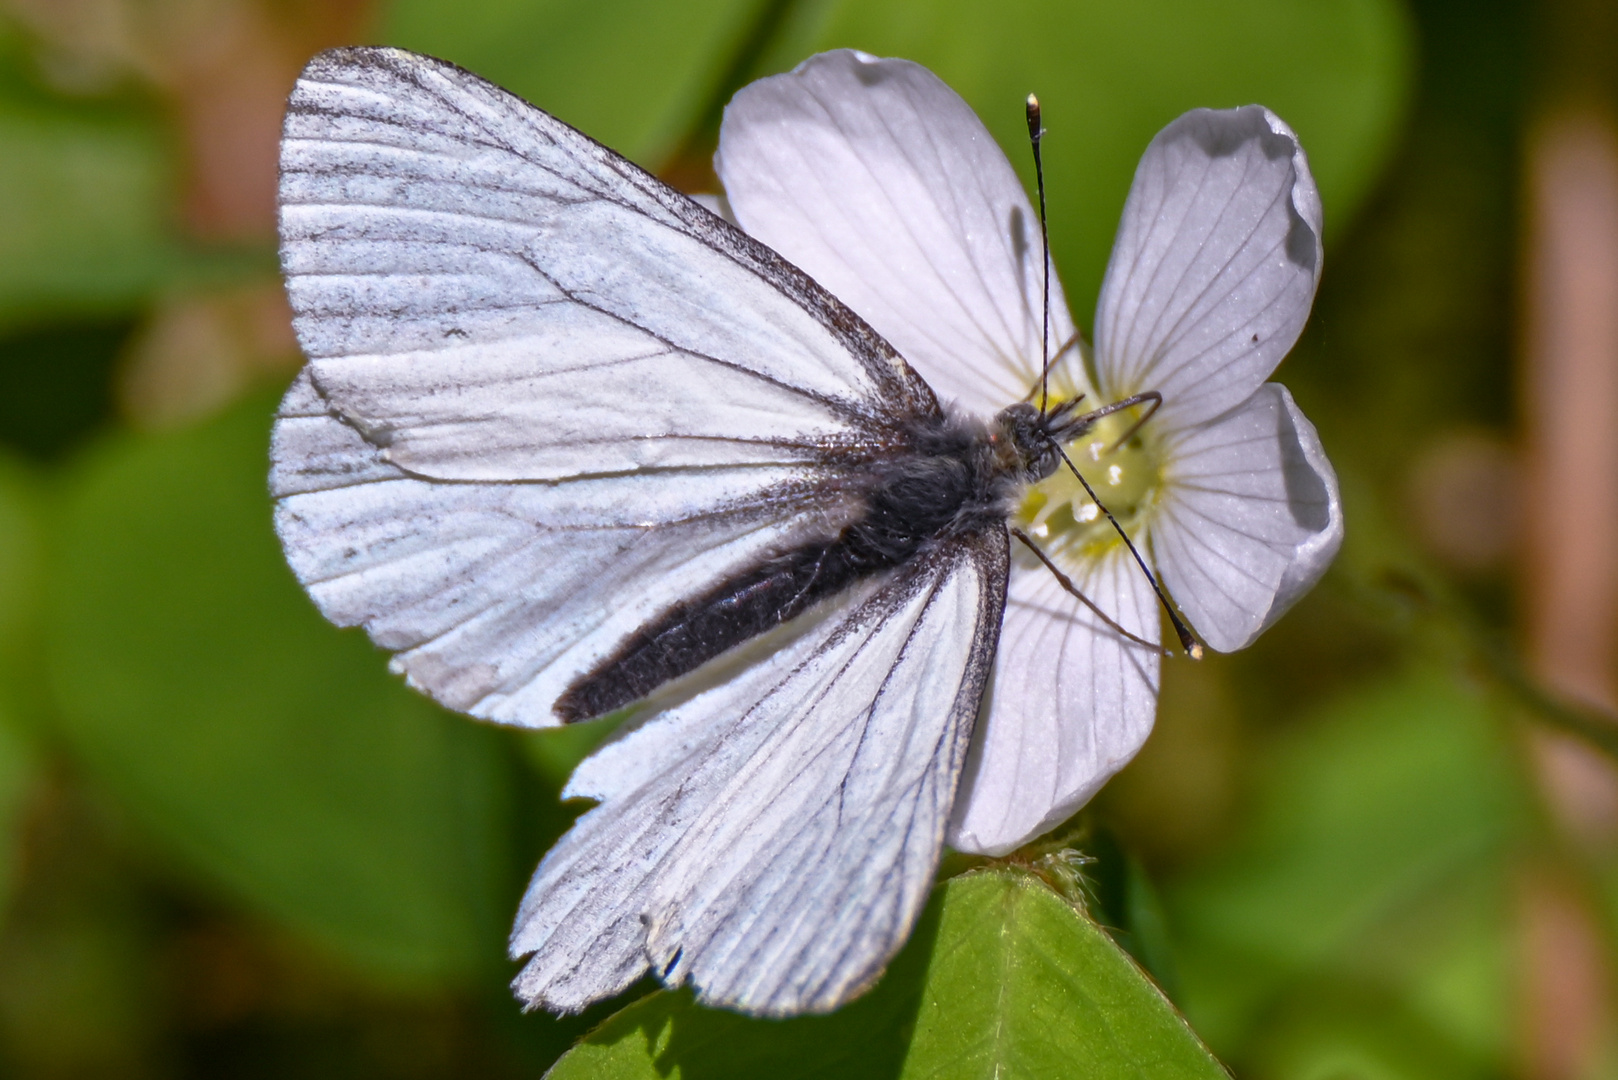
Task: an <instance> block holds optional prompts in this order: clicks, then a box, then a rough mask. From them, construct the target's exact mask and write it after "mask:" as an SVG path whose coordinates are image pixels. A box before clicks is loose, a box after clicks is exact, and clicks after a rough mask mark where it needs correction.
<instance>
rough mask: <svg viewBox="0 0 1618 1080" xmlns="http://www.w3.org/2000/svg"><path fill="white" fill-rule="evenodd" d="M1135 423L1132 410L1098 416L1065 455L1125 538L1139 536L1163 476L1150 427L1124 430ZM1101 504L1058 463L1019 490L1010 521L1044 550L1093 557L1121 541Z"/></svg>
mask: <svg viewBox="0 0 1618 1080" xmlns="http://www.w3.org/2000/svg"><path fill="white" fill-rule="evenodd" d="M1138 419H1139V416H1138V415H1136V410H1128V411H1126V412H1122V413H1116V414H1114V415H1112V416H1108V417H1104V418H1102V419H1101V420H1100V421H1098V422H1097V423H1096V425H1095V426H1094V427H1093V428H1091V429H1090V430H1088V431H1086V432H1085V433H1084V434H1083V435H1082V436H1081V437H1080V441H1079V443H1078V445H1077V446H1074V447H1072V448H1070V449H1069V451H1068V455H1069V457H1070V458H1071V459H1072V461H1073V464H1074V465H1076V466H1077V467H1078V468H1079V470H1080V471H1081V472H1082V473H1083V474H1084V478H1085V479H1086V480H1088V481H1089V482H1090V485H1091V486H1092V487H1093V488H1095V491H1096V495H1097V496H1099V497H1100V499H1101V504H1105V506H1106V508H1107V510H1109V511H1111V513H1112V515H1113V517H1115V518H1117V520H1118V523H1119V524H1120V525H1122V526H1123V527H1124V530H1125V531H1126V532H1128V533H1129V534H1130V535H1131V536H1136V535H1138V534H1139V531H1140V528H1141V526H1143V525H1144V524H1145V522H1146V518H1147V516H1148V514H1149V512H1150V510H1151V508H1152V507H1153V506H1154V505H1155V504H1156V502H1157V497H1158V491H1159V489H1160V488H1161V487H1162V472H1163V470H1162V467H1161V464H1160V461H1159V453H1158V447H1157V443H1156V440H1155V439H1153V438H1152V434H1153V433H1152V432H1151V430H1150V429H1151V426H1152V425H1151V423H1150V422H1148V423H1147V424H1145V425H1144V426H1143V427H1141V428H1140V429H1139V430H1136V431H1133V432H1132V431H1131V430H1130V429H1131V428H1133V427H1134V426H1135V424H1136V421H1137V420H1138ZM1075 451H1077V452H1075ZM1101 504H1098V503H1097V502H1096V500H1095V499H1092V498H1091V497H1090V495H1089V493H1088V492H1086V491H1085V490H1084V485H1083V484H1082V483H1080V482H1079V480H1078V478H1077V477H1075V476H1074V475H1073V473H1072V472H1070V471H1069V470H1068V468H1067V466H1066V465H1061V466H1059V467H1058V468H1057V470H1056V472H1054V473H1052V474H1051V475H1050V476H1048V477H1046V478H1045V479H1044V480H1041V481H1040V482H1039V483H1037V484H1033V485H1031V486H1030V487H1029V488H1028V490H1027V491H1026V492H1024V494H1023V497H1022V498H1021V500H1019V502H1018V505H1017V508H1016V510H1015V511H1014V512H1013V514H1012V523H1013V524H1015V525H1017V526H1018V527H1020V528H1021V529H1023V530H1024V531H1025V532H1027V533H1028V534H1029V535H1030V536H1032V537H1034V538H1036V539H1038V540H1040V541H1042V546H1044V547H1046V548H1047V550H1050V551H1053V552H1055V551H1065V552H1067V553H1070V554H1072V555H1076V556H1080V557H1094V556H1097V555H1100V554H1102V553H1103V552H1104V551H1106V550H1109V549H1110V548H1112V547H1113V546H1114V545H1116V544H1119V543H1120V542H1121V541H1119V539H1118V534H1117V532H1116V530H1114V529H1113V527H1112V524H1111V523H1110V522H1108V521H1107V520H1106V516H1105V515H1104V514H1103V513H1102V509H1101Z"/></svg>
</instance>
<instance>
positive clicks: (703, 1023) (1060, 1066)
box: [549, 870, 1225, 1080]
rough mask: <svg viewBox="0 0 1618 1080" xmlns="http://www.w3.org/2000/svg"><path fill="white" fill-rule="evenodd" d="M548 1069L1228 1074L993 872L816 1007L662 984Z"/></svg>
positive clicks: (1018, 876) (1041, 886) (1118, 964)
mask: <svg viewBox="0 0 1618 1080" xmlns="http://www.w3.org/2000/svg"><path fill="white" fill-rule="evenodd" d="M549 1075H550V1077H551V1080H573V1078H580V1080H583V1078H591V1080H643V1078H644V1080H652V1078H658V1080H666V1078H672V1077H676V1076H679V1077H686V1078H696V1077H701V1078H702V1080H724V1078H726V1077H737V1078H743V1077H746V1078H752V1077H757V1076H771V1077H778V1078H781V1080H790V1078H796V1077H816V1076H837V1077H848V1078H860V1077H915V1078H920V1077H928V1078H933V1080H946V1078H947V1080H955V1078H960V1080H970V1078H978V1077H982V1078H985V1080H987V1078H991V1077H992V1078H998V1080H1017V1078H1020V1077H1027V1078H1030V1080H1032V1078H1039V1080H1044V1078H1048V1077H1056V1076H1060V1077H1064V1078H1067V1077H1073V1078H1097V1080H1099V1078H1103V1077H1140V1076H1151V1077H1154V1078H1165V1080H1172V1078H1176V1077H1186V1078H1190V1077H1206V1078H1210V1080H1224V1077H1225V1072H1224V1070H1223V1069H1221V1068H1220V1066H1219V1064H1218V1063H1217V1062H1216V1061H1214V1059H1213V1058H1212V1057H1210V1056H1209V1054H1208V1052H1207V1051H1206V1050H1205V1049H1204V1048H1203V1047H1202V1045H1201V1044H1200V1043H1199V1042H1198V1041H1197V1038H1196V1036H1195V1035H1193V1034H1192V1033H1191V1030H1190V1028H1188V1027H1187V1026H1186V1025H1185V1022H1184V1021H1183V1020H1182V1019H1180V1017H1179V1015H1178V1014H1177V1013H1176V1012H1175V1011H1174V1009H1173V1007H1172V1006H1171V1005H1170V1004H1169V1003H1168V1001H1167V1000H1166V999H1165V998H1164V997H1163V996H1162V994H1161V993H1159V992H1158V990H1157V988H1156V987H1154V986H1153V985H1152V984H1151V983H1150V982H1149V981H1148V980H1147V979H1146V977H1145V976H1144V975H1142V974H1141V972H1140V969H1139V968H1137V967H1136V966H1135V965H1134V963H1133V962H1132V961H1131V960H1130V959H1129V957H1128V956H1127V955H1126V954H1125V953H1124V952H1123V951H1122V950H1121V949H1119V948H1118V946H1117V945H1116V944H1114V943H1113V941H1112V939H1110V938H1109V937H1108V936H1107V935H1106V933H1105V932H1103V931H1102V930H1101V929H1100V928H1099V927H1098V926H1096V924H1095V923H1094V922H1092V921H1091V920H1090V919H1089V917H1088V916H1086V915H1085V914H1084V913H1083V912H1082V911H1080V910H1079V909H1077V908H1076V907H1074V906H1073V905H1072V904H1070V903H1069V902H1068V901H1067V900H1065V899H1063V898H1062V897H1061V896H1059V895H1058V894H1057V893H1055V892H1054V891H1052V890H1051V888H1050V887H1049V886H1047V885H1046V884H1045V883H1044V882H1043V881H1041V880H1040V879H1039V878H1037V877H1035V876H1033V875H1031V874H1028V873H1025V872H1022V871H1016V870H990V871H981V872H977V873H972V874H967V875H965V876H962V877H958V878H954V879H952V880H950V881H949V882H947V883H945V884H944V885H943V886H941V887H940V888H939V889H938V890H937V892H935V893H934V895H933V899H932V902H931V903H930V904H929V905H928V908H927V910H926V912H925V914H924V915H923V916H922V919H921V922H920V924H919V925H918V926H917V928H916V931H915V933H914V934H913V935H912V937H911V940H910V942H909V944H908V945H906V946H905V948H904V950H903V951H902V952H901V953H900V954H899V956H898V957H897V958H896V959H895V960H894V963H893V965H892V967H891V968H890V969H889V971H888V973H887V974H886V975H885V976H884V977H883V979H882V981H881V982H880V983H878V984H877V986H876V988H875V989H874V990H872V991H871V992H870V993H868V994H867V995H865V996H864V997H862V998H860V999H858V1000H856V1001H855V1002H853V1003H852V1004H850V1005H848V1006H845V1007H844V1008H843V1009H842V1010H841V1011H839V1012H837V1013H835V1014H833V1015H831V1016H824V1017H803V1018H799V1019H794V1020H786V1021H773V1020H756V1019H750V1018H747V1017H742V1016H737V1015H735V1014H732V1013H728V1012H721V1011H717V1010H711V1009H704V1008H701V1007H699V1006H697V1005H695V1004H694V1003H693V1001H692V999H691V997H690V995H689V994H688V993H686V992H683V991H682V992H679V993H669V992H660V993H656V994H653V995H651V996H650V997H647V998H644V999H642V1000H641V1001H639V1002H636V1003H635V1004H634V1005H631V1006H629V1007H628V1008H627V1009H624V1010H623V1011H622V1012H620V1013H619V1014H618V1015H616V1016H614V1017H613V1018H612V1019H611V1020H608V1021H607V1022H606V1023H605V1024H603V1025H602V1026H601V1027H600V1028H599V1029H597V1030H596V1031H595V1032H594V1033H593V1034H591V1035H590V1036H589V1037H588V1038H586V1039H585V1040H584V1041H583V1042H582V1043H581V1044H580V1045H579V1046H578V1047H576V1048H575V1049H573V1050H572V1051H571V1052H569V1053H568V1054H567V1056H565V1057H564V1058H563V1059H562V1060H561V1061H560V1062H558V1063H557V1065H556V1067H555V1068H554V1069H553V1070H552V1071H551V1073H550V1074H549Z"/></svg>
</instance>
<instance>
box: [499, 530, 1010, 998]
mask: <svg viewBox="0 0 1618 1080" xmlns="http://www.w3.org/2000/svg"><path fill="white" fill-rule="evenodd" d="M1006 572H1007V550H1006V537H1005V534H1004V532H1003V531H996V532H993V533H989V534H986V535H979V536H974V537H968V538H962V539H959V540H956V541H952V542H948V543H944V544H940V545H939V546H938V547H936V548H934V549H932V550H931V551H929V552H928V553H926V554H924V555H923V556H921V557H919V558H918V559H916V560H914V561H913V562H912V563H910V564H907V565H906V566H904V567H902V568H900V569H898V570H896V571H894V572H893V574H892V575H891V576H889V577H887V578H885V579H882V580H880V581H879V582H875V583H871V584H870V585H869V586H868V587H867V588H866V589H865V590H864V595H863V597H862V598H861V600H860V601H859V602H858V603H857V604H855V605H853V606H852V607H851V608H850V609H849V610H847V611H846V612H838V613H835V614H834V615H832V616H830V617H827V618H824V619H822V620H821V621H820V622H819V623H818V625H816V626H815V627H813V629H811V630H808V631H807V632H805V633H803V634H802V636H800V637H798V638H797V640H795V641H794V642H792V643H790V644H788V645H786V646H784V647H783V648H781V649H780V650H779V651H777V652H776V653H775V654H774V655H772V656H771V657H769V658H768V659H766V660H763V661H761V662H759V663H757V664H754V665H753V666H752V667H750V668H748V669H747V670H746V671H745V672H743V673H741V674H740V675H738V676H737V677H736V678H734V679H732V680H731V681H729V682H726V683H724V684H722V685H720V686H717V687H714V688H713V689H710V690H708V691H706V692H703V693H700V694H697V695H696V696H694V697H692V698H691V699H690V700H688V701H686V702H685V703H683V704H681V705H679V706H677V707H676V708H674V709H671V710H669V711H668V712H667V713H664V714H663V715H661V716H659V717H658V718H657V719H655V720H654V721H652V722H650V723H648V724H647V725H646V726H644V727H642V728H640V729H638V730H636V731H634V732H632V733H630V734H628V735H627V736H626V737H624V738H622V739H621V740H619V741H618V742H616V743H613V744H609V746H608V747H607V748H605V749H604V750H602V751H600V752H598V753H597V755H596V756H595V757H594V758H592V759H591V760H590V761H589V762H587V763H586V764H585V765H583V766H581V768H580V769H579V771H578V773H577V774H575V777H574V779H573V781H572V783H571V784H570V787H569V793H570V794H574V795H587V796H590V797H594V798H598V799H601V800H603V803H602V805H601V806H599V807H597V808H596V809H594V810H592V811H590V812H589V813H587V814H586V815H585V816H584V817H583V818H581V819H580V820H579V822H578V823H577V824H576V825H575V826H574V827H573V829H572V831H570V832H569V833H568V834H567V836H565V837H564V838H563V839H562V840H561V841H560V842H559V843H558V844H557V846H556V847H555V848H554V849H553V850H552V851H551V853H550V854H549V855H547V856H546V859H545V861H544V862H543V863H542V864H541V865H540V868H539V871H538V873H537V874H536V875H535V878H534V882H533V884H532V885H531V886H530V888H529V892H528V895H527V897H526V898H525V899H524V901H523V906H522V910H521V912H520V913H519V915H518V919H517V926H516V930H515V931H514V933H513V935H512V953H513V955H516V956H530V957H531V959H529V962H528V966H527V967H526V968H525V969H524V971H523V972H522V974H521V975H520V976H519V977H518V979H517V982H516V984H515V985H516V988H517V991H518V993H519V995H521V996H522V997H523V998H524V999H526V1000H527V1001H529V1002H530V1003H531V1004H532V1005H535V1006H540V1007H545V1008H549V1009H555V1010H565V1011H574V1010H577V1009H580V1008H582V1007H583V1006H584V1005H586V1004H588V1003H589V1002H590V1001H593V1000H596V999H598V998H600V997H603V996H607V995H610V994H613V993H616V992H618V991H621V990H622V989H624V988H625V987H627V986H628V985H629V984H631V983H632V982H634V980H635V979H637V978H638V977H639V976H640V975H641V974H643V973H644V972H645V971H646V970H647V968H648V966H650V967H651V968H653V969H655V970H656V972H657V974H659V975H660V976H661V977H662V978H664V979H665V981H668V982H670V983H671V984H679V983H682V982H687V981H689V982H691V983H693V984H694V985H695V986H696V987H697V988H698V990H699V993H700V996H701V998H702V1000H703V1001H705V1002H708V1003H710V1004H718V1005H726V1006H730V1007H735V1008H741V1009H744V1010H745V1011H748V1012H753V1013H763V1014H774V1015H787V1014H795V1013H801V1012H823V1011H826V1010H829V1009H831V1008H834V1007H836V1006H837V1005H839V1004H841V1003H842V1002H843V1001H846V1000H847V999H848V998H849V997H851V996H853V995H854V994H855V993H857V992H858V991H859V990H861V989H863V988H864V987H865V986H867V985H869V984H870V983H871V982H872V981H874V980H875V978H876V977H877V976H878V975H879V974H880V973H881V971H882V969H883V967H884V966H885V965H886V964H887V962H888V960H889V959H890V958H891V957H892V955H893V953H894V952H895V951H897V949H898V947H899V945H900V944H901V943H902V942H903V941H904V939H905V937H906V936H907V935H908V934H909V931H910V928H911V926H912V925H913V924H914V921H915V919H916V917H917V915H918V913H919V911H920V909H921V905H922V904H923V903H924V902H925V900H926V897H927V894H928V892H929V890H930V888H931V885H932V878H933V873H934V871H935V869H936V866H937V861H938V852H939V848H940V845H941V843H942V838H943V833H944V828H945V824H946V822H947V820H948V817H949V811H950V806H951V803H952V801H953V799H954V794H955V787H956V783H957V779H958V777H959V774H960V768H961V763H962V761H963V760H964V758H965V755H966V748H967V744H968V740H969V739H970V737H971V731H972V724H973V720H974V718H975V716H976V713H977V710H978V705H979V701H980V699H981V697H982V692H983V684H984V680H985V679H986V677H987V673H988V670H989V668H990V666H991V663H992V658H993V654H994V646H995V642H996V639H997V637H998V635H999V630H1000V616H1001V609H1002V605H1003V602H1004V597H1005V581H1006ZM654 761H655V762H656V767H655V768H653V767H648V763H649V762H654Z"/></svg>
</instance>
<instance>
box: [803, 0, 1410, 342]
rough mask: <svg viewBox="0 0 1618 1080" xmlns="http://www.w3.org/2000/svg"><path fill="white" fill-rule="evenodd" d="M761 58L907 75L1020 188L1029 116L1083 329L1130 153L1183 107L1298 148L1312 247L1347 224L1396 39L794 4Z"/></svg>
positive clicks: (1370, 151) (1353, 0)
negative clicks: (1225, 112) (1315, 191)
mask: <svg viewBox="0 0 1618 1080" xmlns="http://www.w3.org/2000/svg"><path fill="white" fill-rule="evenodd" d="M802 7H803V8H804V12H803V16H802V17H801V18H800V19H799V20H797V21H796V22H795V23H794V24H793V28H792V29H793V33H791V34H789V35H787V36H786V37H785V38H784V39H783V40H782V42H781V43H780V44H779V46H778V48H777V50H776V51H775V52H774V53H773V54H772V62H773V65H780V66H785V65H786V64H787V63H795V62H796V61H797V60H799V59H802V57H803V56H806V55H808V54H809V53H812V52H817V51H819V50H821V49H826V48H837V47H847V48H857V49H863V50H864V51H866V52H871V53H876V54H878V55H884V56H903V57H907V58H909V59H912V60H916V61H919V62H920V63H923V64H925V65H927V66H928V67H930V68H932V69H933V71H935V72H937V74H938V75H939V76H940V77H941V78H942V79H943V80H944V81H945V82H947V83H949V84H950V85H951V86H952V87H954V88H955V89H956V90H957V91H958V92H959V93H960V94H961V96H962V97H964V98H966V100H967V101H969V102H970V103H971V104H972V107H973V108H975V109H976V110H977V112H978V115H979V116H981V117H982V118H983V121H984V123H985V124H987V125H988V127H989V130H990V131H991V132H993V133H994V136H995V138H996V139H997V140H998V141H999V143H1000V145H1001V146H1002V147H1004V148H1005V149H1006V151H1007V153H1008V154H1009V155H1010V157H1011V159H1012V161H1013V163H1014V164H1016V165H1017V167H1018V168H1019V170H1021V171H1022V172H1023V173H1024V174H1025V177H1026V179H1027V181H1028V183H1029V185H1030V187H1031V186H1032V182H1033V165H1032V160H1031V157H1030V155H1029V153H1028V152H1027V151H1026V146H1027V141H1028V134H1027V128H1026V126H1025V123H1024V119H1023V99H1024V97H1026V96H1027V94H1028V93H1029V92H1034V93H1037V94H1038V95H1039V99H1040V102H1041V104H1042V105H1043V107H1044V116H1045V126H1046V127H1047V128H1048V129H1049V137H1048V138H1047V139H1046V140H1045V142H1044V146H1043V152H1044V156H1045V175H1046V183H1047V185H1048V188H1049V191H1050V206H1051V247H1052V250H1053V251H1054V253H1055V255H1056V258H1057V262H1058V264H1059V265H1060V266H1061V268H1062V280H1063V283H1064V284H1065V285H1066V286H1067V290H1068V300H1069V303H1070V304H1071V306H1072V308H1073V313H1074V315H1075V316H1076V317H1077V319H1078V321H1079V325H1081V326H1088V325H1089V323H1090V317H1091V312H1092V311H1093V310H1094V308H1095V297H1096V293H1097V292H1098V291H1099V289H1100V286H1101V273H1102V270H1103V268H1104V267H1105V265H1106V260H1107V254H1108V253H1109V252H1110V251H1111V250H1112V235H1113V231H1114V229H1116V228H1117V224H1118V215H1119V212H1120V211H1121V210H1122V208H1123V202H1124V195H1125V193H1126V192H1127V191H1128V189H1129V182H1130V180H1131V178H1132V177H1133V176H1134V174H1135V163H1136V162H1137V161H1139V160H1140V155H1141V151H1142V150H1144V149H1145V148H1146V144H1147V143H1148V142H1150V141H1151V138H1152V136H1153V135H1155V134H1157V132H1158V130H1159V129H1161V128H1162V127H1163V126H1164V125H1165V124H1167V123H1168V122H1169V121H1170V120H1172V119H1174V118H1175V117H1176V116H1178V115H1180V114H1181V113H1182V112H1185V111H1186V110H1187V109H1193V108H1197V107H1199V106H1208V107H1214V108H1224V107H1229V106H1234V105H1245V104H1248V103H1250V102H1259V103H1260V104H1264V105H1267V106H1269V107H1270V108H1271V109H1274V110H1275V111H1276V112H1277V113H1278V114H1280V116H1281V117H1282V118H1283V119H1284V120H1286V121H1287V122H1288V123H1289V124H1291V125H1292V126H1293V128H1294V129H1295V130H1296V131H1297V132H1298V136H1299V138H1300V139H1302V140H1303V145H1304V147H1305V149H1307V151H1308V152H1309V160H1310V165H1311V167H1312V168H1313V170H1314V173H1315V177H1316V179H1317V180H1318V181H1319V184H1320V190H1321V196H1322V199H1323V200H1324V202H1325V205H1326V223H1327V229H1328V232H1329V233H1331V232H1334V231H1335V230H1336V229H1337V228H1338V227H1339V226H1340V225H1341V224H1343V223H1344V222H1345V221H1346V220H1347V219H1348V218H1349V217H1351V216H1352V214H1353V211H1354V209H1355V208H1356V207H1357V206H1358V205H1359V204H1360V202H1361V200H1362V199H1363V198H1364V196H1365V194H1366V191H1367V189H1368V187H1369V185H1370V184H1371V182H1372V181H1373V180H1374V179H1375V178H1376V177H1377V176H1378V175H1379V173H1380V172H1381V167H1382V163H1383V161H1384V160H1385V159H1386V156H1387V154H1388V152H1389V151H1390V150H1391V149H1392V138H1393V135H1394V133H1395V131H1396V130H1397V124H1398V120H1399V118H1400V116H1401V114H1402V112H1403V109H1404V105H1405V98H1406V95H1407V92H1408V85H1409V70H1410V61H1411V56H1410V52H1411V42H1410V31H1409V28H1408V27H1407V25H1406V21H1405V14H1404V11H1403V9H1402V8H1401V7H1400V6H1399V5H1398V4H1397V3H1396V2H1394V0H1316V2H1307V0H1306V2H1298V0H1243V2H1241V3H1221V4H1208V3H1202V2H1199V0H1149V2H1146V3H1133V4H1116V3H1108V2H1106V0H1081V2H1077V3H1075V2H1068V0H1015V2H1011V3H999V4H984V3H980V2H978V0H942V2H940V0H885V2H882V3H871V2H869V0H836V2H830V3H822V4H805V5H802Z"/></svg>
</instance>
